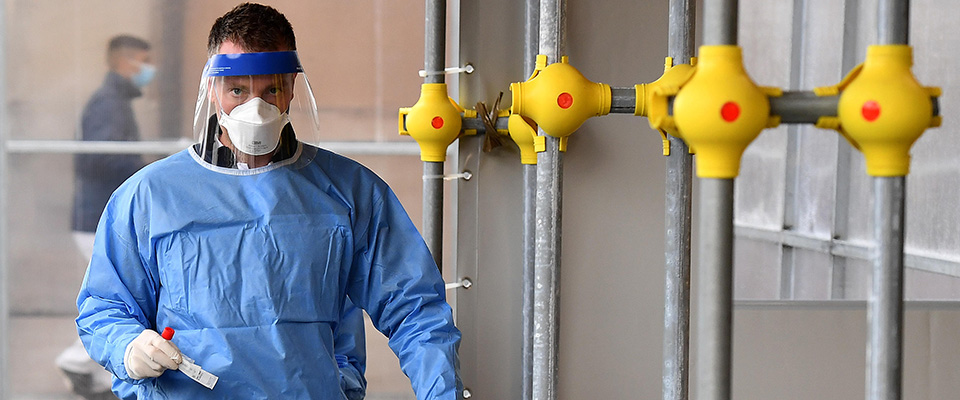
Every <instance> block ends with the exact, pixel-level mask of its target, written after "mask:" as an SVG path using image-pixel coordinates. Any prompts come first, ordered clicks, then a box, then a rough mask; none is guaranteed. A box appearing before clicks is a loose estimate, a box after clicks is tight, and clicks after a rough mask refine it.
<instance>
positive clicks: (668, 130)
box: [634, 57, 696, 156]
mask: <svg viewBox="0 0 960 400" xmlns="http://www.w3.org/2000/svg"><path fill="white" fill-rule="evenodd" d="M695 64H696V59H695V58H694V59H691V60H690V64H680V65H676V66H674V65H673V58H672V57H667V58H666V60H665V62H664V68H663V75H661V76H660V78H657V80H655V81H653V82H651V83H641V84H639V85H636V86H635V88H636V93H637V104H636V111H634V115H638V116H643V117H647V121H648V122H649V123H650V127H651V128H653V129H656V130H657V131H658V132H660V137H661V138H662V139H663V155H665V156H669V155H670V140H669V139H667V134H670V135H672V136H675V137H680V132H679V131H677V126H676V124H675V123H674V121H673V117H672V116H670V115H669V111H668V101H669V99H668V98H669V97H670V96H673V95H676V94H677V92H678V91H680V87H681V86H683V84H684V83H686V82H687V81H688V80H690V77H691V76H693V72H694V71H695V68H694V67H693V65H695Z"/></svg>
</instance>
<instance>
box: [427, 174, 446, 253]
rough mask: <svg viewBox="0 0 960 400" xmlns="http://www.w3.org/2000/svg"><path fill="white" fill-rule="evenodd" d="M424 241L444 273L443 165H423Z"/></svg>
mask: <svg viewBox="0 0 960 400" xmlns="http://www.w3.org/2000/svg"><path fill="white" fill-rule="evenodd" d="M423 240H424V241H425V242H426V243H427V248H428V249H430V254H432V255H433V260H434V261H436V262H437V268H439V269H440V272H443V163H442V162H426V161H425V162H424V163H423Z"/></svg>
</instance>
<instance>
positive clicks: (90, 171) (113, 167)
mask: <svg viewBox="0 0 960 400" xmlns="http://www.w3.org/2000/svg"><path fill="white" fill-rule="evenodd" d="M141 95H142V93H141V92H140V89H138V88H137V87H136V86H134V84H133V83H132V82H130V80H129V79H126V78H124V77H122V76H120V75H118V74H116V73H114V72H108V73H107V76H106V78H104V80H103V85H101V86H100V88H99V89H97V91H96V92H95V93H94V94H93V96H91V97H90V100H89V101H88V102H87V105H86V107H84V109H83V121H82V124H81V131H80V136H81V139H82V140H98V141H100V140H118V141H136V140H140V131H139V129H138V128H137V121H136V119H135V118H134V115H133V108H132V107H131V104H130V103H131V102H132V100H133V99H135V98H137V97H140V96H141ZM143 166H144V162H143V158H142V157H141V156H140V155H137V154H78V155H76V156H75V158H74V169H75V172H76V192H75V193H74V207H73V230H75V231H84V232H93V231H96V229H97V222H98V221H99V220H100V213H101V212H103V207H104V206H106V204H107V200H108V199H109V198H110V195H111V194H113V191H114V190H116V188H117V187H118V186H120V184H121V183H123V181H125V180H126V179H127V178H129V177H130V175H133V173H134V172H137V170H139V169H140V168H142V167H143Z"/></svg>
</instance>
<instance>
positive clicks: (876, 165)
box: [814, 45, 942, 177]
mask: <svg viewBox="0 0 960 400" xmlns="http://www.w3.org/2000/svg"><path fill="white" fill-rule="evenodd" d="M912 66H913V48H912V47H910V46H908V45H873V46H869V47H868V48H867V57H866V60H865V61H864V62H863V64H860V65H858V66H856V67H854V68H853V69H852V70H851V71H850V73H849V74H847V76H846V77H844V78H843V80H841V81H840V83H838V84H836V85H833V86H827V87H820V88H817V89H815V90H814V93H816V94H817V95H818V96H827V95H838V94H839V95H840V102H839V105H838V106H837V116H836V117H824V118H821V119H820V120H819V121H818V122H817V127H820V128H825V129H834V130H836V131H838V132H839V133H840V134H841V135H842V136H843V137H844V138H846V139H847V141H849V142H850V144H851V145H852V146H853V147H854V148H856V149H857V150H860V151H861V152H862V153H863V155H864V158H865V159H866V164H867V174H869V175H870V176H877V177H879V176H885V177H894V176H905V175H907V174H908V173H909V172H910V147H912V146H913V143H914V142H916V140H917V139H919V138H920V136H921V135H923V132H924V131H925V130H926V129H927V128H934V127H938V126H940V124H941V122H942V117H941V116H939V115H936V114H937V112H936V107H935V103H936V102H937V101H938V98H939V97H940V93H941V90H940V88H938V87H924V86H921V85H920V83H919V82H918V81H917V79H916V78H915V77H914V75H913V72H912V71H911V67H912Z"/></svg>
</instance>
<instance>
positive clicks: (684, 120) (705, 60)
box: [673, 45, 783, 179]
mask: <svg viewBox="0 0 960 400" xmlns="http://www.w3.org/2000/svg"><path fill="white" fill-rule="evenodd" d="M782 93H783V91H782V90H781V89H779V88H772V87H759V86H757V85H756V84H755V83H754V82H753V80H752V79H750V76H749V75H748V74H747V71H746V69H745V68H744V67H743V51H742V49H741V48H740V47H739V46H735V45H711V46H701V47H700V57H699V59H698V60H697V65H696V67H695V68H694V71H693V74H692V76H691V77H690V79H689V80H687V81H686V82H685V83H683V84H682V86H681V87H680V88H679V90H677V91H676V95H675V96H674V97H673V124H675V128H676V129H677V132H678V135H677V136H678V137H680V138H682V139H683V140H684V141H685V142H686V143H687V145H688V146H689V147H690V148H691V151H693V152H696V154H697V176H699V177H701V178H717V179H733V178H735V177H736V176H737V175H739V173H740V159H741V157H742V156H743V152H744V150H746V148H747V146H748V145H749V144H750V142H752V141H753V140H754V139H755V138H756V137H757V136H758V135H760V132H761V131H762V130H764V129H765V128H772V127H775V126H777V125H779V124H780V118H779V117H778V116H774V115H771V114H770V97H779V96H781V95H782Z"/></svg>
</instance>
